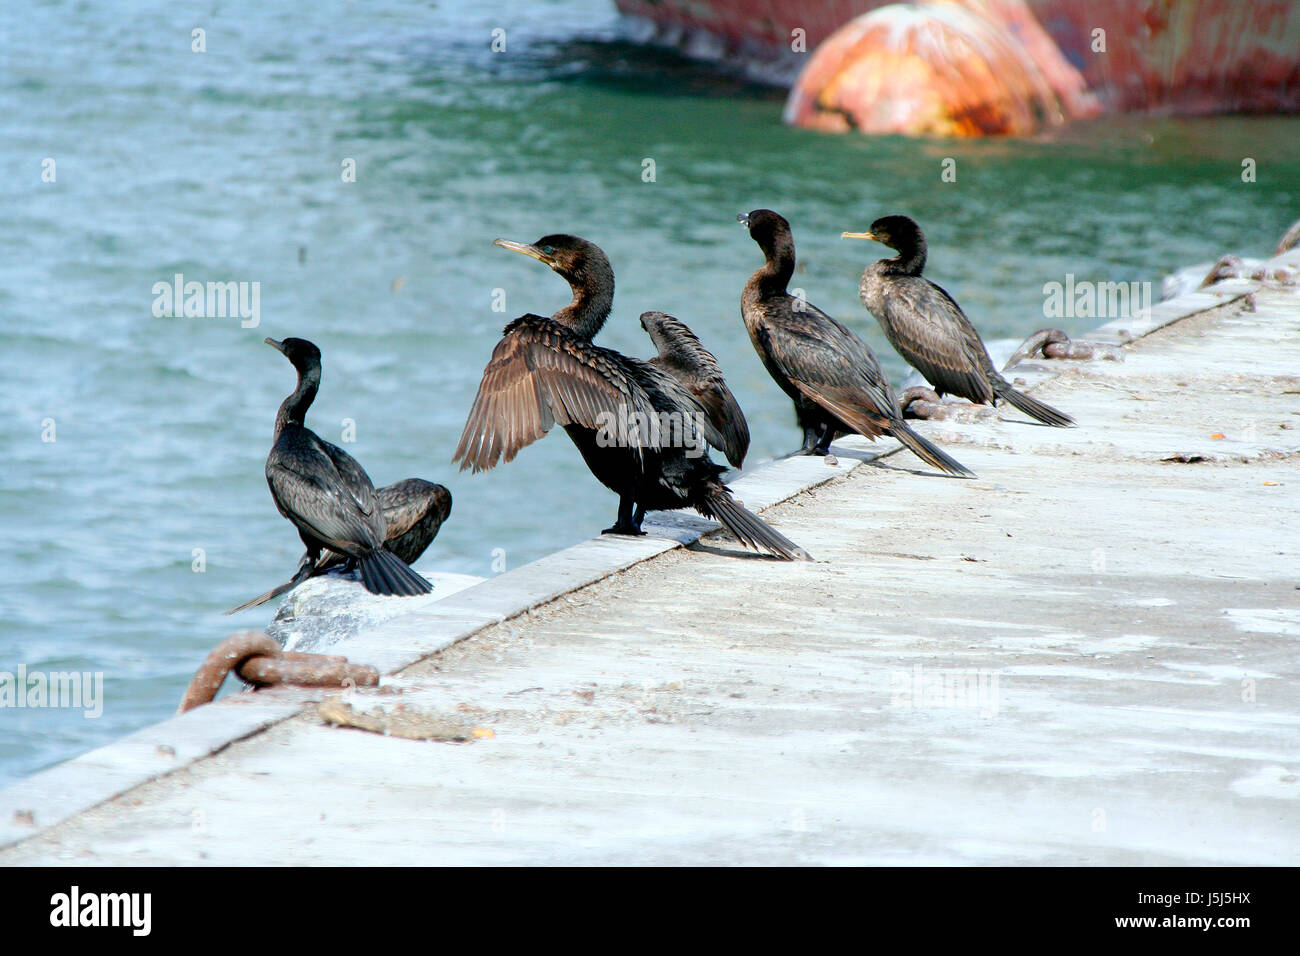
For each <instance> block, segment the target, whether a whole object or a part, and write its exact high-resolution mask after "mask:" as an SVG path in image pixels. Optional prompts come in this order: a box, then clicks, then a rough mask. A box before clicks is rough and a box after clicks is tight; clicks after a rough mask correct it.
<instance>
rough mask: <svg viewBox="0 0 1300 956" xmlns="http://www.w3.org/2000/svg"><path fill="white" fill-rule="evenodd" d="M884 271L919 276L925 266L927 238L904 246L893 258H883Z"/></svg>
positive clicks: (881, 262)
mask: <svg viewBox="0 0 1300 956" xmlns="http://www.w3.org/2000/svg"><path fill="white" fill-rule="evenodd" d="M880 264H881V265H882V266H883V267H884V268H883V271H884V272H886V273H888V274H890V275H899V276H919V275H920V274H921V270H922V269H924V268H925V240H924V239H922V240H921V241H920V242H918V243H916V244H914V245H911V246H904V247H903V248H902V249H900V250H899V251H898V255H896V256H894V257H893V258H892V259H881V260H880Z"/></svg>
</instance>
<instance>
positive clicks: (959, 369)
mask: <svg viewBox="0 0 1300 956" xmlns="http://www.w3.org/2000/svg"><path fill="white" fill-rule="evenodd" d="M884 311H885V315H884V322H883V323H882V325H883V326H884V330H885V334H886V336H888V338H889V341H890V343H891V344H892V345H893V346H894V348H895V349H897V350H898V354H899V355H901V356H902V357H903V358H904V360H906V362H907V363H908V364H909V365H911V366H912V367H913V368H915V369H916V370H917V371H918V372H920V373H921V374H922V375H923V376H924V377H925V379H926V381H928V382H929V383H930V384H931V385H933V386H934V387H935V390H936V391H938V392H941V393H947V394H953V395H960V396H961V397H962V398H966V399H969V400H970V401H972V402H975V403H976V404H981V405H987V404H988V403H990V402H992V401H993V387H992V385H991V384H990V382H989V378H988V374H987V370H986V368H985V366H986V365H987V366H988V369H991V368H992V361H991V360H990V359H989V358H988V352H987V351H986V350H985V348H984V343H983V342H982V341H980V337H979V333H977V332H976V331H975V327H974V326H973V325H971V322H970V319H968V318H966V314H965V313H964V312H962V310H961V307H960V306H958V305H957V303H956V302H955V301H954V300H953V298H952V296H950V295H948V293H947V292H945V291H944V290H943V289H941V288H939V286H937V285H935V284H934V283H933V282H930V281H929V280H928V279H923V278H919V277H909V278H908V280H907V281H902V280H899V279H896V280H895V281H894V282H893V283H892V284H891V287H890V292H889V294H888V295H887V296H886V297H885V303H884Z"/></svg>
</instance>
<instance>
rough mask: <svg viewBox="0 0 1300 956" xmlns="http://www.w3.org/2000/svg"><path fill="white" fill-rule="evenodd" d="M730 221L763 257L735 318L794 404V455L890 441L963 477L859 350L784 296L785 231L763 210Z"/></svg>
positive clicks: (787, 273) (861, 346) (788, 239)
mask: <svg viewBox="0 0 1300 956" xmlns="http://www.w3.org/2000/svg"><path fill="white" fill-rule="evenodd" d="M736 218H737V219H738V220H739V221H740V222H741V223H743V224H744V225H745V226H746V227H747V228H748V229H749V235H750V236H751V238H753V240H754V241H755V242H756V243H758V246H759V248H760V249H762V250H763V254H764V255H765V256H766V257H767V261H766V262H765V263H764V264H763V267H762V268H761V269H759V270H758V271H757V272H755V273H754V274H753V275H752V276H750V278H749V281H748V282H746V283H745V288H744V291H743V292H742V293H741V295H740V314H741V316H742V317H743V318H744V320H745V328H746V329H748V330H749V339H750V341H751V342H753V343H754V349H755V351H757V352H758V357H759V358H760V359H762V360H763V365H764V366H765V367H766V368H767V370H768V372H769V373H770V374H771V376H772V378H774V379H776V383H777V384H778V385H780V386H781V389H782V391H784V392H785V393H786V394H787V395H789V396H790V398H791V399H792V400H793V401H794V409H795V415H796V417H797V418H798V421H799V425H800V426H801V427H802V428H803V433H804V439H803V448H802V449H801V451H802V453H803V454H805V455H825V454H827V452H828V450H829V448H830V444H831V442H832V441H833V440H834V439H835V437H836V436H837V435H840V434H848V433H852V432H856V433H858V434H859V435H865V436H866V437H867V438H872V439H874V438H875V437H876V436H877V435H892V436H893V437H894V438H897V439H898V440H899V441H900V442H902V443H903V444H904V445H906V446H907V447H908V448H909V449H911V451H912V452H913V453H914V454H916V456H917V457H918V458H920V459H921V460H923V461H925V462H927V463H928V464H930V465H933V466H934V467H935V468H938V469H941V470H942V471H946V472H948V473H950V474H953V475H971V474H972V472H971V471H970V470H969V469H967V468H966V467H965V466H964V465H962V464H960V463H959V462H957V461H956V460H954V459H953V458H951V457H949V456H948V455H947V454H945V453H944V452H943V451H941V450H940V449H939V448H937V447H936V446H935V445H933V444H932V443H931V442H929V441H928V440H926V439H925V438H923V437H922V436H920V435H918V434H917V433H916V432H914V431H912V429H911V428H910V427H909V426H908V424H907V423H906V422H905V421H904V420H903V414H902V412H901V411H900V410H899V407H898V399H897V398H896V397H895V396H894V389H893V386H892V385H890V383H889V377H888V376H887V375H885V373H884V370H883V369H881V367H880V363H879V362H877V361H876V356H875V355H874V354H873V353H872V351H871V349H870V348H868V346H867V344H866V343H865V342H863V341H862V340H861V339H860V338H858V337H857V336H856V335H855V334H853V332H852V331H851V330H850V329H848V328H846V327H845V326H843V325H841V324H840V323H839V322H837V321H835V319H833V318H831V317H830V316H829V315H827V314H826V313H825V312H823V311H822V310H821V309H819V308H817V307H816V306H815V305H812V304H811V303H809V302H805V301H804V300H803V299H801V298H797V297H795V296H792V295H790V293H789V292H788V291H787V290H786V286H787V285H788V284H789V281H790V277H791V276H792V275H793V274H794V237H793V236H792V235H791V234H790V224H789V223H788V222H786V221H785V219H784V218H783V217H781V216H779V215H777V214H776V213H774V212H772V210H770V209H755V210H754V211H753V212H751V213H749V215H745V214H744V213H741V214H740V215H739V216H737V217H736Z"/></svg>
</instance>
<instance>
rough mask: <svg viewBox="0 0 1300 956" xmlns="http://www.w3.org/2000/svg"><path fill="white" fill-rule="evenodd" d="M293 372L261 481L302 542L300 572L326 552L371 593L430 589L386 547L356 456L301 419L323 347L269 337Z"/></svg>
mask: <svg viewBox="0 0 1300 956" xmlns="http://www.w3.org/2000/svg"><path fill="white" fill-rule="evenodd" d="M266 344H267V345H270V346H272V347H273V348H276V349H279V350H280V351H281V352H282V353H284V356H285V357H286V358H287V359H288V360H289V361H290V362H292V363H293V367H294V368H295V369H297V370H298V387H297V388H296V389H294V391H293V394H291V395H290V396H289V397H288V398H286V399H285V400H284V402H283V403H282V404H281V405H280V410H279V412H278V413H277V414H276V416H275V444H273V445H272V446H271V453H270V455H268V456H267V459H266V483H267V484H268V485H269V486H270V487H271V497H272V498H274V499H275V506H276V507H277V508H279V509H280V514H282V515H284V516H285V517H286V518H288V519H289V520H290V521H292V522H293V523H294V525H295V526H296V527H297V528H298V535H299V536H300V537H301V538H302V543H303V544H305V545H306V546H307V553H306V554H305V555H304V556H303V563H302V565H301V566H300V567H299V570H298V574H297V575H295V577H298V576H299V575H301V576H302V577H303V578H305V577H307V576H309V574H310V570H311V568H312V567H313V566H314V565H315V564H316V563H317V561H318V560H319V559H320V553H321V552H322V551H324V550H326V549H328V550H331V551H337V552H338V553H339V554H341V555H343V556H344V558H345V559H346V560H347V561H348V563H349V564H355V565H356V566H357V567H358V568H359V569H360V571H361V581H362V583H363V584H364V585H365V586H366V590H367V591H369V592H371V593H372V594H397V595H413V594H428V593H429V592H430V591H431V590H433V589H432V587H430V585H429V582H428V581H426V580H424V578H422V577H420V576H419V575H418V574H416V573H415V572H414V571H412V570H411V569H410V568H408V567H407V566H406V565H405V564H404V563H403V562H402V560H401V559H400V558H399V557H397V555H395V554H393V552H392V551H389V550H388V548H386V547H385V546H384V538H385V537H386V532H387V525H386V523H385V521H384V514H383V511H382V510H381V508H380V506H379V501H378V499H377V498H376V497H375V487H374V485H372V484H371V483H370V477H369V476H368V475H367V474H366V472H365V470H364V469H363V468H362V467H361V466H360V465H359V464H357V461H356V459H355V458H353V457H352V456H351V455H349V454H348V453H347V452H345V451H344V450H343V449H341V448H338V447H336V446H334V445H331V444H330V443H329V442H327V441H324V440H322V439H321V438H320V436H318V435H317V434H316V433H315V432H313V431H312V430H311V429H309V428H307V427H306V426H305V425H304V424H303V418H304V417H305V416H306V414H307V409H308V408H310V407H311V403H312V402H313V401H315V399H316V392H317V390H318V389H319V388H320V349H318V348H316V346H315V345H313V344H312V343H311V342H308V341H307V340H306V339H293V338H290V339H285V340H284V341H283V342H277V341H276V340H275V339H271V338H268V339H267V340H266Z"/></svg>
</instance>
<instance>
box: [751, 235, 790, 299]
mask: <svg viewBox="0 0 1300 956" xmlns="http://www.w3.org/2000/svg"><path fill="white" fill-rule="evenodd" d="M763 255H765V256H767V261H766V262H765V263H763V268H761V269H759V270H758V271H757V272H755V273H754V279H755V280H757V284H758V289H759V292H760V293H762V294H764V295H783V294H784V293H785V291H786V287H787V286H789V284H790V278H791V277H792V276H793V275H794V240H793V239H792V238H790V237H789V236H784V235H782V236H775V237H773V238H772V239H769V240H768V241H767V242H765V243H764V244H763Z"/></svg>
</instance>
